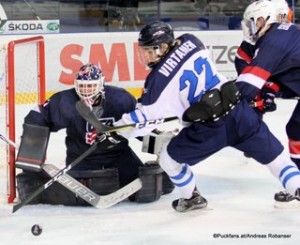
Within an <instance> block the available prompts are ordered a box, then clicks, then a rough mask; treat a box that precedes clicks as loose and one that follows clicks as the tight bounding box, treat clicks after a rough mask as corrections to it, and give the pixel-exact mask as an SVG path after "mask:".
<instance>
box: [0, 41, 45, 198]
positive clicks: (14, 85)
mask: <svg viewBox="0 0 300 245" xmlns="http://www.w3.org/2000/svg"><path fill="white" fill-rule="evenodd" d="M25 57H26V58H25ZM22 58H23V59H22ZM6 61H7V62H6V94H5V97H6V98H5V102H4V103H5V108H6V113H5V114H6V115H5V116H6V118H5V121H6V125H5V128H6V132H3V133H6V136H7V138H8V139H9V140H11V141H13V142H16V136H17V137H20V135H21V133H20V132H21V130H19V133H18V135H16V133H17V127H20V124H21V125H22V123H23V118H24V115H23V116H22V118H17V117H16V105H17V104H18V105H19V104H20V105H23V104H37V103H40V104H41V103H43V102H44V101H45V99H46V84H45V83H46V82H45V44H44V38H43V36H35V37H30V38H23V39H18V40H13V41H10V42H9V43H8V45H7V56H6ZM20 111H22V108H20V110H19V108H18V112H17V114H19V113H20ZM23 111H24V110H23ZM26 113H28V111H26ZM25 115H26V114H25ZM6 154H7V156H6V161H7V164H8V165H7V166H8V168H7V202H8V203H12V202H13V201H14V199H15V197H16V180H15V176H16V168H15V160H16V151H15V149H14V147H13V146H8V145H7V148H6Z"/></svg>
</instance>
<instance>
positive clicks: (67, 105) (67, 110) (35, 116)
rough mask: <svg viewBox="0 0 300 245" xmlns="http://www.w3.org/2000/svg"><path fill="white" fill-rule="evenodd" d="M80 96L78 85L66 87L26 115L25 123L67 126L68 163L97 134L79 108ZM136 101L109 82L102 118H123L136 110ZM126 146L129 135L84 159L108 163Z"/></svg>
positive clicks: (109, 121)
mask: <svg viewBox="0 0 300 245" xmlns="http://www.w3.org/2000/svg"><path fill="white" fill-rule="evenodd" d="M78 100H79V97H78V95H77V93H76V91H75V89H74V88H72V89H68V90H64V91H61V92H58V93H56V94H54V95H53V96H52V97H51V98H50V99H49V100H47V101H46V102H45V103H44V104H43V105H39V106H38V107H37V108H35V109H33V110H31V111H30V112H29V114H28V115H27V116H26V117H25V123H28V124H36V125H40V126H47V127H49V128H50V131H51V132H56V131H58V130H60V129H66V138H65V144H66V148H67V160H66V162H67V164H68V163H70V162H72V161H73V160H74V159H75V158H77V157H78V156H79V155H81V154H82V153H83V152H84V151H86V150H87V149H88V148H89V147H90V144H91V142H90V139H91V135H92V134H95V131H94V129H93V127H92V125H90V124H89V123H87V122H86V121H85V120H84V119H83V118H82V117H81V116H80V115H79V113H78V112H77V110H76V108H75V104H76V102H77V101H78ZM135 105H136V99H135V98H134V97H133V96H132V95H131V94H129V93H128V92H127V91H125V90H124V89H121V88H117V87H113V86H105V103H104V113H103V115H102V116H101V118H99V120H101V121H102V122H104V123H106V124H108V125H112V124H113V122H114V121H116V120H119V119H120V118H121V116H122V114H123V113H127V112H129V111H132V110H134V109H135ZM124 148H125V149H126V148H129V146H128V141H127V140H126V139H124V141H123V142H122V143H120V144H118V145H117V147H115V148H113V149H111V150H100V149H96V150H95V151H94V152H93V153H92V154H91V155H90V156H88V157H87V158H86V159H85V160H84V161H85V162H89V163H91V162H92V161H93V160H95V161H97V162H98V163H99V162H103V164H104V165H105V163H109V162H110V161H112V159H114V158H115V157H117V156H118V155H119V154H120V151H123V150H124Z"/></svg>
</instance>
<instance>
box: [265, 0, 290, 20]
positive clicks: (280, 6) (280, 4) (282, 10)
mask: <svg viewBox="0 0 300 245" xmlns="http://www.w3.org/2000/svg"><path fill="white" fill-rule="evenodd" d="M269 1H270V2H272V3H273V4H274V6H275V8H276V10H277V15H279V16H281V18H282V19H285V18H286V17H287V16H288V14H289V10H290V8H289V5H288V3H287V2H286V0H269Z"/></svg>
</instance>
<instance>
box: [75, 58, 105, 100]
mask: <svg viewBox="0 0 300 245" xmlns="http://www.w3.org/2000/svg"><path fill="white" fill-rule="evenodd" d="M74 83H75V89H76V92H77V94H78V96H79V97H80V98H83V99H92V100H96V98H97V97H98V96H99V95H101V93H102V92H103V91H104V76H103V73H102V70H101V67H100V66H97V65H94V64H91V63H88V64H85V65H84V66H82V67H81V68H80V69H79V71H78V73H77V74H76V77H75V81H74Z"/></svg>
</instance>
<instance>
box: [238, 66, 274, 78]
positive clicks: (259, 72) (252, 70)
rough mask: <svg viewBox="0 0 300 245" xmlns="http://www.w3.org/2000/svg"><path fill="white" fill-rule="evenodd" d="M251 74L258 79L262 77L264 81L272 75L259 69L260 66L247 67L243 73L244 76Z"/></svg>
mask: <svg viewBox="0 0 300 245" xmlns="http://www.w3.org/2000/svg"><path fill="white" fill-rule="evenodd" d="M246 73H251V74H253V75H255V76H257V77H260V78H261V79H263V80H267V79H268V78H269V77H270V75H271V73H270V72H268V71H266V70H264V69H262V68H260V67H258V66H246V67H245V68H244V70H243V71H242V74H246Z"/></svg>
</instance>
